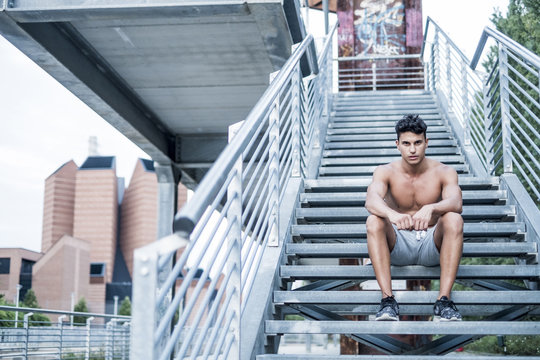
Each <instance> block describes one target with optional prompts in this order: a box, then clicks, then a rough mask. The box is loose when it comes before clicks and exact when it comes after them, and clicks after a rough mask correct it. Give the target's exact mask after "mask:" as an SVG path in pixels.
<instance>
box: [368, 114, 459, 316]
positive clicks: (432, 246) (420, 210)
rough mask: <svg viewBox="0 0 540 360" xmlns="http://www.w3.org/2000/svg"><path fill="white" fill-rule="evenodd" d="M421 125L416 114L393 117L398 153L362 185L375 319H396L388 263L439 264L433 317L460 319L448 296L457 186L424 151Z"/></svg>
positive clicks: (453, 269) (454, 264) (454, 260)
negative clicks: (376, 290) (378, 295)
mask: <svg viewBox="0 0 540 360" xmlns="http://www.w3.org/2000/svg"><path fill="white" fill-rule="evenodd" d="M426 129H427V126H426V124H425V123H424V121H423V120H422V119H420V117H419V116H418V115H406V116H404V117H403V118H402V119H401V120H399V121H398V122H397V124H396V133H397V140H396V145H397V148H398V150H399V152H400V153H401V159H400V160H397V161H394V162H391V163H389V164H386V165H381V166H378V167H377V169H376V170H375V172H374V173H373V180H372V182H371V184H370V185H369V187H368V190H367V198H366V209H367V210H368V211H369V212H370V214H371V215H370V216H369V217H368V219H367V221H366V227H367V243H368V251H369V257H370V258H371V262H372V264H373V269H374V271H375V277H376V278H377V282H378V283H379V286H380V288H381V292H382V300H381V306H380V308H379V311H378V312H377V314H376V316H375V319H376V320H395V321H397V320H399V306H398V304H397V302H396V300H395V299H394V296H393V295H392V282H391V276H390V265H397V266H403V265H424V266H436V265H440V267H441V275H440V290H439V296H438V300H437V301H436V302H435V305H434V309H433V312H434V320H441V321H451V320H461V314H460V313H459V311H458V309H457V308H456V306H455V305H454V303H453V302H452V301H451V300H450V291H451V289H452V285H453V284H454V281H455V279H456V273H457V269H458V266H459V261H460V259H461V253H462V249H463V219H462V218H461V215H460V214H461V206H462V198H461V190H460V188H459V186H458V176H457V173H456V171H455V170H454V169H453V168H452V167H450V166H446V165H444V164H441V163H440V162H438V161H435V160H433V159H429V158H426V157H425V153H426V148H427V146H428V139H427V138H426Z"/></svg>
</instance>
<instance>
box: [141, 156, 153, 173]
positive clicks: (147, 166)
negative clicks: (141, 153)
mask: <svg viewBox="0 0 540 360" xmlns="http://www.w3.org/2000/svg"><path fill="white" fill-rule="evenodd" d="M140 160H141V163H142V165H143V167H144V171H148V172H155V171H156V169H155V168H154V162H153V161H152V160H148V159H140Z"/></svg>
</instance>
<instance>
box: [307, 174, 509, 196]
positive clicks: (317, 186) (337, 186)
mask: <svg viewBox="0 0 540 360" xmlns="http://www.w3.org/2000/svg"><path fill="white" fill-rule="evenodd" d="M458 181H459V186H460V187H461V190H487V189H490V190H491V189H496V188H498V187H499V178H497V177H489V178H478V177H462V176H460V177H459V179H458ZM369 184H371V179H366V180H360V179H333V178H323V179H306V180H304V189H305V190H306V191H310V192H346V191H350V192H365V191H366V190H367V187H368V186H369Z"/></svg>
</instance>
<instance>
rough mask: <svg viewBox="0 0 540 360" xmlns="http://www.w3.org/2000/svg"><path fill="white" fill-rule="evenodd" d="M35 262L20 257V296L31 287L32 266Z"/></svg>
mask: <svg viewBox="0 0 540 360" xmlns="http://www.w3.org/2000/svg"><path fill="white" fill-rule="evenodd" d="M35 263H36V262H35V261H32V260H26V259H21V273H20V275H19V284H21V285H22V286H23V287H22V289H21V293H20V294H21V298H23V297H24V295H26V293H27V291H28V290H30V289H31V288H32V267H33V266H34V264H35Z"/></svg>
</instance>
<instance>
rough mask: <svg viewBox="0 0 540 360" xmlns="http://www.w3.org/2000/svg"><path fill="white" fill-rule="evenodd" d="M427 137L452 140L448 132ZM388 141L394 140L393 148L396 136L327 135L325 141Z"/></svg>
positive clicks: (429, 134) (391, 134) (430, 134)
mask: <svg viewBox="0 0 540 360" xmlns="http://www.w3.org/2000/svg"><path fill="white" fill-rule="evenodd" d="M427 137H428V138H429V139H437V140H444V139H452V134H451V133H449V132H444V133H430V132H429V131H428V134H427ZM375 140H380V141H389V140H394V146H395V140H396V134H395V132H394V133H389V134H365V133H364V134H349V135H327V136H326V141H327V142H332V141H375Z"/></svg>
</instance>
